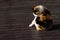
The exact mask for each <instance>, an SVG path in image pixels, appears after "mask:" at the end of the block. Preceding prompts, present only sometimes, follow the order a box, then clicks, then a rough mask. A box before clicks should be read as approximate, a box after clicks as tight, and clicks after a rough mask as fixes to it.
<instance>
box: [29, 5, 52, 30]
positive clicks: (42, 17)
mask: <svg viewBox="0 0 60 40" xmlns="http://www.w3.org/2000/svg"><path fill="white" fill-rule="evenodd" d="M32 10H33V15H34V17H35V18H34V19H33V21H32V23H31V24H30V25H29V27H32V26H33V25H35V27H36V30H37V31H40V30H49V29H51V25H52V17H51V13H50V12H49V11H48V10H47V8H46V7H45V6H43V5H36V6H34V7H33V8H32Z"/></svg>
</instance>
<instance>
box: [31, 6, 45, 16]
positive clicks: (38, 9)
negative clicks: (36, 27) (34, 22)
mask: <svg viewBox="0 0 60 40" xmlns="http://www.w3.org/2000/svg"><path fill="white" fill-rule="evenodd" d="M45 9H46V8H45V7H44V6H42V5H36V6H34V7H33V8H32V10H33V14H35V15H37V16H38V15H40V14H41V13H42V12H43V11H44V10H45Z"/></svg>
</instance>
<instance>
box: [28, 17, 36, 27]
mask: <svg viewBox="0 0 60 40" xmlns="http://www.w3.org/2000/svg"><path fill="white" fill-rule="evenodd" d="M36 18H37V17H35V18H34V20H33V21H32V23H31V24H30V25H29V27H32V26H33V25H34V24H35V20H36Z"/></svg>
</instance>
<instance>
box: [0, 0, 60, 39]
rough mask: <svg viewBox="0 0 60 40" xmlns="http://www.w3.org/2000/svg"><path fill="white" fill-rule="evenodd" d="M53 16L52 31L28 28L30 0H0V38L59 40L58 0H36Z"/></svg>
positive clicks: (59, 7) (31, 17)
mask: <svg viewBox="0 0 60 40" xmlns="http://www.w3.org/2000/svg"><path fill="white" fill-rule="evenodd" d="M37 2H38V3H40V4H42V5H45V6H46V7H47V8H48V10H49V11H50V12H51V14H52V16H53V28H52V31H41V32H37V31H36V30H35V27H31V28H29V26H28V25H29V24H30V23H31V21H32V20H33V18H34V17H33V15H32V9H31V8H32V6H34V5H35V4H34V3H33V2H32V0H0V40H60V0H46V1H45V0H41V1H40V0H38V1H37Z"/></svg>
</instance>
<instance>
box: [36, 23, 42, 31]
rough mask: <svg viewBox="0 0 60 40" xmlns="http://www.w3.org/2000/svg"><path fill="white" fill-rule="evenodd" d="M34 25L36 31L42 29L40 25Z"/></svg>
mask: <svg viewBox="0 0 60 40" xmlns="http://www.w3.org/2000/svg"><path fill="white" fill-rule="evenodd" d="M35 27H36V30H37V31H40V30H42V29H41V28H40V25H38V24H37V23H35Z"/></svg>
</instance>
